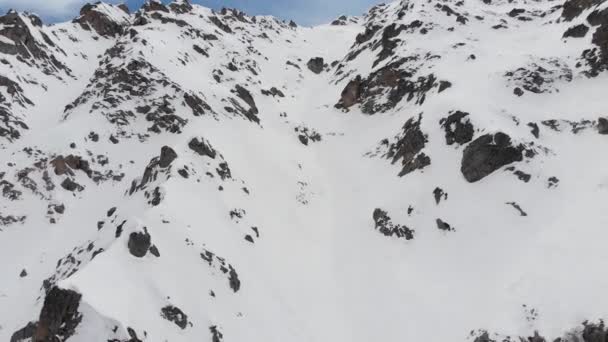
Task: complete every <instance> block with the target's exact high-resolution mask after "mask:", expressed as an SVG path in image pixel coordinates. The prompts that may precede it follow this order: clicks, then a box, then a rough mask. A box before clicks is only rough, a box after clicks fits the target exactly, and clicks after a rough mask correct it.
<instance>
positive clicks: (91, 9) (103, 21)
mask: <svg viewBox="0 0 608 342" xmlns="http://www.w3.org/2000/svg"><path fill="white" fill-rule="evenodd" d="M98 6H110V5H106V4H103V3H97V4H94V5H92V4H86V5H84V6H83V7H82V9H81V10H80V17H78V18H76V19H75V20H74V22H76V23H78V24H80V26H81V27H82V28H83V29H85V30H91V29H93V30H95V32H97V33H98V34H99V35H100V36H102V37H116V36H119V35H121V34H122V33H123V32H124V25H125V24H126V22H116V20H115V19H114V18H111V17H109V16H108V15H107V14H106V12H105V11H104V10H103V9H102V10H98V8H97V7H98ZM127 10H128V9H127Z"/></svg>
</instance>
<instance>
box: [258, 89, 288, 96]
mask: <svg viewBox="0 0 608 342" xmlns="http://www.w3.org/2000/svg"><path fill="white" fill-rule="evenodd" d="M262 95H265V96H273V97H274V96H278V97H285V94H283V92H282V91H280V90H279V89H277V88H276V87H272V88H270V89H269V90H264V89H262Z"/></svg>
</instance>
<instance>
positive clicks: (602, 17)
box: [587, 8, 608, 26]
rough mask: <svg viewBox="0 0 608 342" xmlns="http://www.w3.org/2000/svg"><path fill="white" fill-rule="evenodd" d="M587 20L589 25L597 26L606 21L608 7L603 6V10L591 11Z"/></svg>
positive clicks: (607, 18)
mask: <svg viewBox="0 0 608 342" xmlns="http://www.w3.org/2000/svg"><path fill="white" fill-rule="evenodd" d="M587 22H588V23H589V24H591V26H599V25H602V24H603V23H606V22H608V8H604V9H603V10H601V11H600V10H595V11H593V12H591V13H590V14H589V15H588V16H587Z"/></svg>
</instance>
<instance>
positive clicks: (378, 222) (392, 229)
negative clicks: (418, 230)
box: [372, 208, 414, 240]
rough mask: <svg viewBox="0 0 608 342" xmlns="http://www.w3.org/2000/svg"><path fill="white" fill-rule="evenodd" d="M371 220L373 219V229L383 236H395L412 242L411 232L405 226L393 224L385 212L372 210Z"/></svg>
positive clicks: (412, 232) (412, 233)
mask: <svg viewBox="0 0 608 342" xmlns="http://www.w3.org/2000/svg"><path fill="white" fill-rule="evenodd" d="M372 218H373V219H374V225H375V229H376V230H377V231H379V232H380V233H382V234H383V235H385V236H389V237H391V236H396V237H398V238H403V239H406V240H412V239H413V238H414V231H413V230H411V229H410V228H408V227H407V226H402V225H398V224H397V225H395V224H393V222H392V221H391V218H390V217H389V216H388V214H387V212H386V211H384V210H382V209H380V208H376V209H375V210H374V213H373V215H372Z"/></svg>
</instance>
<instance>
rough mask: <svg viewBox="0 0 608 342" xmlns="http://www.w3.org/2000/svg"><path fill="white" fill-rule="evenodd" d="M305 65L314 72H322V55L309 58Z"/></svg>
mask: <svg viewBox="0 0 608 342" xmlns="http://www.w3.org/2000/svg"><path fill="white" fill-rule="evenodd" d="M306 66H307V67H308V70H310V71H312V72H314V73H315V74H320V73H322V72H323V68H324V60H323V58H322V57H315V58H311V59H310V60H309V61H308V63H306Z"/></svg>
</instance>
